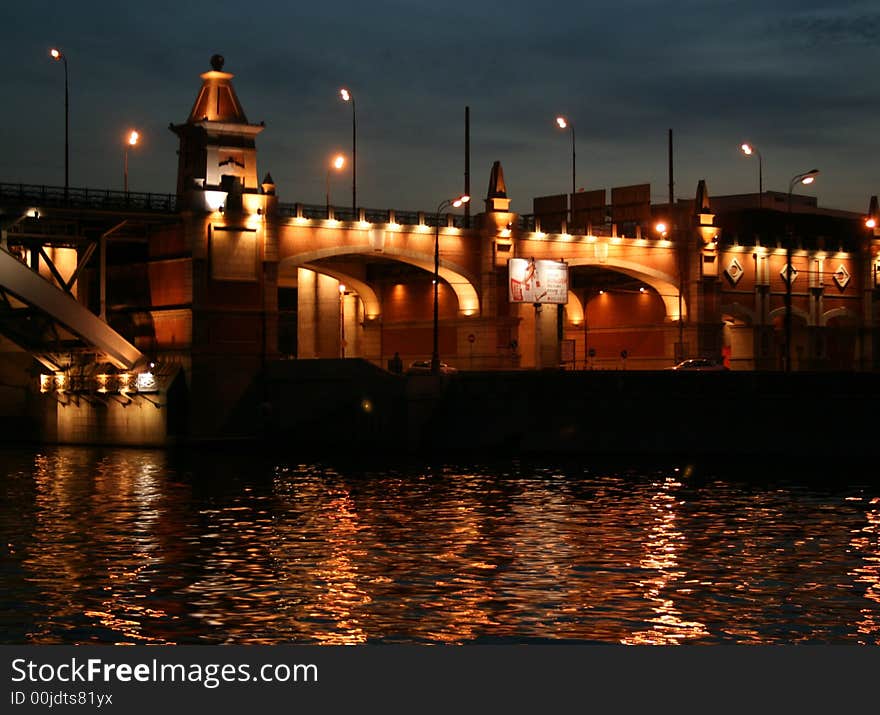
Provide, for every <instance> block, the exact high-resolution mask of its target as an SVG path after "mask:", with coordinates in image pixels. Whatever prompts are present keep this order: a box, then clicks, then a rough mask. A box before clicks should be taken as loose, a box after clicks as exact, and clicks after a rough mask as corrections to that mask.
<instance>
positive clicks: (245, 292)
mask: <svg viewBox="0 0 880 715" xmlns="http://www.w3.org/2000/svg"><path fill="white" fill-rule="evenodd" d="M201 77H202V86H201V88H200V91H199V94H198V98H197V100H196V103H195V104H194V106H193V109H192V110H191V112H190V115H189V117H188V119H187V120H186V121H185V122H183V123H182V124H178V125H173V126H172V127H171V128H172V131H174V132H175V133H176V134H177V135H178V137H179V138H180V151H179V152H178V182H177V191H176V192H175V193H174V194H154V193H133V192H131V193H130V192H118V191H107V190H96V189H86V188H71V187H50V186H38V185H22V184H14V183H2V184H0V228H2V245H0V334H2V335H3V336H5V338H6V339H7V340H9V341H11V342H12V343H14V344H15V345H16V346H18V348H19V349H20V350H23V351H25V352H26V353H28V354H30V355H32V356H33V357H34V358H35V359H36V360H37V361H38V362H39V363H41V364H42V366H43V367H44V368H45V369H46V370H47V371H49V373H54V374H57V373H65V372H69V371H71V370H74V369H78V370H80V371H82V370H84V369H86V370H88V371H91V372H92V373H94V374H96V375H104V374H108V371H110V372H115V373H119V372H123V371H130V372H131V371H133V372H137V371H146V369H147V368H146V367H145V366H147V365H149V364H153V365H157V366H159V367H158V368H157V371H160V370H164V373H163V374H166V375H169V376H170V375H172V374H173V370H169V369H168V366H176V368H177V369H179V371H180V373H181V375H183V376H184V378H185V381H186V388H187V394H188V395H189V397H188V407H187V413H186V417H185V419H186V421H187V422H188V424H189V427H188V429H190V431H191V432H193V431H195V432H199V433H202V434H205V435H210V434H216V433H218V431H220V430H221V428H222V425H223V424H224V420H227V418H228V417H229V415H230V414H231V412H232V411H234V410H235V406H236V405H237V404H238V403H239V402H240V400H241V399H243V397H244V396H245V395H246V394H248V391H249V390H252V389H253V383H254V379H255V376H257V375H259V374H263V373H264V372H265V370H266V367H267V365H268V364H269V363H271V362H273V361H277V360H279V359H299V360H306V359H338V358H346V359H350V358H361V359H363V360H366V361H368V362H371V363H373V364H374V365H375V366H377V367H378V368H384V367H386V365H387V363H388V360H389V358H390V357H391V356H393V355H394V354H395V353H396V354H398V355H399V356H400V357H401V358H402V359H403V360H404V362H405V363H407V362H409V361H411V360H416V359H426V358H428V357H429V356H430V355H431V352H432V348H433V344H432V343H433V335H434V331H433V328H434V321H433V294H434V256H435V245H436V247H437V250H438V254H439V266H438V275H439V279H440V280H439V283H438V286H437V293H438V305H437V313H438V318H437V328H438V341H439V352H440V356H441V358H442V359H443V360H444V361H446V362H448V363H450V364H452V365H454V366H456V367H458V368H459V369H460V370H487V369H490V370H498V369H535V368H546V367H553V368H559V367H562V368H565V369H629V370H632V369H660V368H665V367H668V366H670V365H672V364H674V363H675V362H676V361H677V360H679V359H682V358H684V357H689V356H696V355H709V356H713V357H717V358H718V359H724V360H725V361H726V362H727V363H728V364H729V365H730V366H731V368H733V369H747V370H751V369H762V370H765V369H782V368H788V369H820V368H822V369H827V368H847V369H853V368H855V369H863V370H864V369H873V368H874V365H875V361H876V355H877V354H878V351H877V349H876V346H875V342H876V336H877V331H875V330H874V327H875V323H876V308H875V303H876V294H877V293H876V278H875V276H876V275H877V267H878V265H880V264H878V250H880V249H878V246H880V241H878V238H877V237H876V236H875V235H874V234H866V233H865V232H864V230H863V228H861V227H856V226H855V224H854V223H853V225H850V224H846V225H844V224H843V223H840V222H838V224H839V225H840V226H843V229H841V230H842V231H843V233H842V234H841V236H842V237H841V238H840V240H839V241H837V245H836V246H834V245H829V244H830V243H831V239H830V238H829V237H830V236H832V234H833V231H837V230H838V228H839V226H838V224H835V226H833V227H831V228H828V227H826V226H824V225H823V227H822V228H821V231H822V235H821V236H818V237H815V238H813V237H811V236H810V234H809V230H808V229H809V225H811V224H809V222H810V221H814V222H815V221H817V220H818V219H817V218H816V217H815V216H802V217H800V219H799V220H801V219H802V220H801V223H800V224H799V228H798V236H799V237H800V238H799V240H798V242H797V245H793V244H794V243H795V242H794V240H793V239H792V237H791V234H790V233H789V234H785V233H784V232H781V231H780V230H779V229H778V227H775V226H774V224H773V220H775V218H774V217H775V216H776V215H777V214H778V213H779V212H775V211H772V210H764V211H761V212H759V213H758V214H757V215H756V217H753V218H755V220H756V221H759V223H758V224H749V227H748V229H746V228H742V227H741V226H739V225H738V224H736V222H735V221H734V218H732V217H733V216H734V215H733V214H730V215H725V214H724V213H723V207H720V208H716V206H715V204H714V202H713V199H712V198H711V197H710V196H709V193H708V190H707V187H706V185H705V183H704V182H700V184H699V185H698V186H697V187H696V191H695V196H694V199H693V200H686V201H679V202H678V203H677V204H675V205H672V206H669V205H660V206H645V207H644V208H645V211H644V213H643V214H642V216H641V218H640V220H638V221H629V222H616V221H611V220H600V221H597V222H595V223H591V224H589V225H588V226H580V227H578V226H576V225H575V223H574V222H573V223H572V226H571V228H570V229H569V228H568V227H567V225H566V222H565V221H564V220H563V221H562V222H560V223H558V225H557V224H554V222H550V221H543V226H542V216H541V215H540V214H536V215H529V216H523V215H519V214H517V213H514V212H511V211H510V210H509V206H510V197H508V195H507V192H506V185H505V182H504V175H503V170H502V168H501V164H500V162H496V164H495V166H493V167H492V170H491V172H490V181H489V189H488V191H487V195H486V196H485V198H484V199H483V204H484V209H483V210H482V211H478V212H475V215H474V216H473V217H472V218H470V219H469V220H466V219H465V217H463V216H460V215H457V214H456V213H455V212H444V213H442V214H437V213H436V212H429V211H423V212H419V211H404V210H394V209H369V208H358V209H356V210H353V209H352V208H351V207H345V208H342V207H335V206H316V205H310V204H305V203H283V202H281V201H280V199H279V195H278V191H277V189H278V187H277V186H276V185H275V183H274V181H273V180H272V178H271V176H269V175H266V176H265V177H264V178H263V179H262V180H260V179H259V178H258V177H259V175H258V173H257V149H256V137H257V135H258V134H259V133H260V132H261V131H262V130H263V126H262V125H261V124H251V123H249V122H248V120H247V119H246V117H245V115H244V112H243V110H242V108H241V105H240V103H239V102H238V100H237V97H236V96H235V92H234V89H233V88H232V83H231V79H232V75H231V74H229V73H226V72H223V71H222V67H221V68H219V69H218V68H217V67H214V68H213V69H212V70H211V71H208V72H205V73H203V74H202V76H201ZM478 203H480V202H478V201H477V199H476V198H475V199H474V201H473V204H474V205H476V204H478ZM602 208H603V209H604V207H602ZM602 213H603V216H604V210H603V212H602ZM719 214H721V216H720V217H719ZM737 216H739V214H737ZM660 219H662V220H663V221H664V222H665V223H666V224H667V225H668V226H669V229H668V230H667V231H664V232H660V231H658V230H657V229H656V222H657V221H658V220H660ZM761 221H763V222H764V224H760V222H761ZM756 225H757V226H758V229H760V230H756V229H755V226H756ZM762 225H763V226H764V228H763V229H762V228H761V226H762ZM731 227H733V228H731ZM768 227H770V228H768ZM542 228H543V230H542ZM786 236H787V238H786ZM782 239H785V240H782ZM513 258H534V259H536V260H541V259H547V260H554V261H562V262H564V263H565V264H566V265H567V268H568V290H567V301H566V303H565V304H564V305H562V306H560V307H559V308H558V309H557V308H556V307H555V306H543V307H542V308H540V309H538V308H536V307H535V306H533V305H532V304H529V303H525V304H523V303H514V302H511V301H510V299H509V296H508V291H509V275H508V261H509V260H510V259H513ZM789 266H791V269H792V270H791V271H789V270H788V269H789ZM786 338H790V341H791V344H790V345H788V346H787V347H788V350H786V344H785V340H786ZM789 353H790V354H791V358H790V363H789V364H788V365H785V364H784V361H783V358H784V357H785V356H786V355H788V354H789ZM163 366H164V367H163ZM171 380H172V378H171V377H169V382H168V385H170V384H171V382H170V381H171ZM102 384H103V383H102ZM99 389H100V388H99ZM126 393H127V395H128V396H126V399H130V395H131V394H132V393H133V391H132V390H126ZM123 402H124V401H123ZM160 402H161V400H160ZM120 404H122V402H120ZM126 404H127V403H126ZM78 409H79V408H78ZM114 409H115V408H114ZM62 411H63V410H62ZM127 414H130V413H127ZM102 419H103V418H102ZM126 419H129V418H126ZM151 419H154V418H152V417H151ZM82 420H83V421H85V422H87V423H88V422H89V420H91V421H92V422H94V415H92V414H89V415H84V416H82ZM90 424H91V423H90ZM120 424H121V423H120ZM130 426H131V425H129V427H130ZM166 427H167V425H166V426H165V427H156V429H160V428H161V429H165V428H166ZM120 429H121V428H120ZM85 432H86V433H87V432H88V429H86V430H85Z"/></svg>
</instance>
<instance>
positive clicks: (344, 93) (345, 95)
mask: <svg viewBox="0 0 880 715" xmlns="http://www.w3.org/2000/svg"><path fill="white" fill-rule="evenodd" d="M339 96H340V97H342V101H343V102H351V210H352V212H353V213H354V219H353V220H354V221H357V113H356V112H355V108H354V95H353V94H352V93H351V92H349V91H348V90H347V89H345V87H343V88H342V89H340V90H339Z"/></svg>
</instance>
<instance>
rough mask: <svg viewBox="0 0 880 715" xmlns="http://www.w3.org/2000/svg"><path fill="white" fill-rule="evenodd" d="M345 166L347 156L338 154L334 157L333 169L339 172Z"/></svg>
mask: <svg viewBox="0 0 880 715" xmlns="http://www.w3.org/2000/svg"><path fill="white" fill-rule="evenodd" d="M344 166H345V156H344V155H342V154H337V155H336V156H334V157H333V168H334V169H336V170H337V171H339V169H341V168H342V167H344Z"/></svg>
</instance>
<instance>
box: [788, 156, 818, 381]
mask: <svg viewBox="0 0 880 715" xmlns="http://www.w3.org/2000/svg"><path fill="white" fill-rule="evenodd" d="M818 174H819V170H818V169H810V170H809V171H805V172H804V173H803V174H796V175H795V176H793V177H791V181H789V182H788V241H786V244H787V246H786V249H785V278H786V280H785V372H791V284H792V282H793V277H792V271H793V270H794V269H793V267H792V265H791V254H792V243H793V242H794V235H793V234H794V231H793V227H792V225H791V192H792V190H793V189H794V187H795V186H796V185H797V184H804V185H808V184H812V183H813V182H814V181H815V180H816V176H818Z"/></svg>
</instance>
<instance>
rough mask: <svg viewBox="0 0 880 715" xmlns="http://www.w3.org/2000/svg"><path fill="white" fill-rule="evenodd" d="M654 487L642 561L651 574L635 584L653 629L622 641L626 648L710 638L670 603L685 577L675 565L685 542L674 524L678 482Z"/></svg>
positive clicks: (704, 629)
mask: <svg viewBox="0 0 880 715" xmlns="http://www.w3.org/2000/svg"><path fill="white" fill-rule="evenodd" d="M656 486H657V487H659V491H658V492H657V493H656V494H655V495H654V497H653V498H652V499H651V506H650V510H651V512H652V515H653V522H652V525H651V531H650V533H649V534H648V537H647V540H646V542H645V544H644V547H645V551H646V553H645V555H644V557H643V558H642V561H641V567H642V568H643V569H648V570H650V571H651V572H654V573H653V574H651V575H649V576H648V578H646V579H644V580H640V581H638V582H637V585H638V586H640V587H642V588H644V589H645V598H647V599H648V601H649V602H650V604H651V608H652V610H653V611H654V616H653V617H652V618H649V619H648V621H649V622H650V623H651V624H652V627H651V628H649V629H645V630H641V631H636V632H634V633H633V634H632V635H631V636H629V637H627V638H623V639H621V643H623V644H626V645H680V644H681V643H682V642H684V641H687V640H691V639H695V638H704V637H706V636H708V635H709V632H708V631H707V630H706V627H705V626H704V625H703V624H702V623H700V622H699V621H689V620H685V619H683V618H682V617H681V616H682V614H681V611H679V610H678V609H677V608H676V607H675V602H674V600H673V595H674V594H675V593H677V592H679V591H680V590H681V589H680V588H677V586H678V583H679V582H680V581H681V580H682V579H684V577H685V576H686V573H685V571H683V570H681V569H680V568H679V564H678V552H679V551H680V550H681V548H682V546H683V542H684V535H683V534H682V532H681V531H679V530H678V528H677V525H676V521H677V515H676V506H677V497H676V489H678V488H680V487H681V482H679V481H677V480H675V479H674V478H671V477H668V478H666V479H665V480H664V481H663V482H661V483H659V484H657V485H656Z"/></svg>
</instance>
